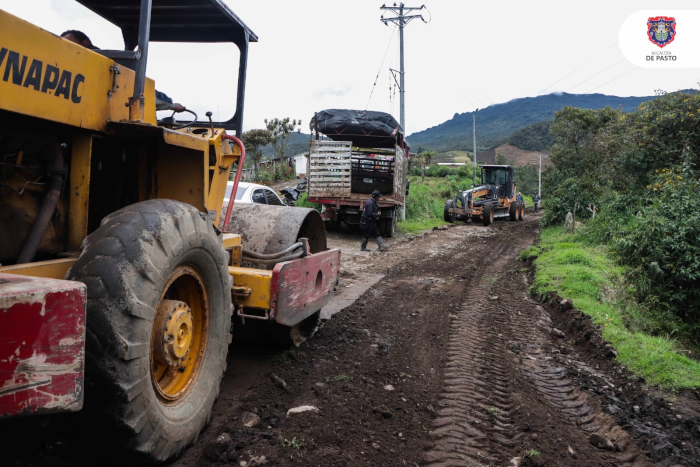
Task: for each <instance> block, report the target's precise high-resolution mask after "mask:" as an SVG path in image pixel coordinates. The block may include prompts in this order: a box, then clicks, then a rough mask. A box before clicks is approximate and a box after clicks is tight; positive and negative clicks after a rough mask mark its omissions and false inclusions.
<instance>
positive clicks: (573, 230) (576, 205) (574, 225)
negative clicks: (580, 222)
mask: <svg viewBox="0 0 700 467" xmlns="http://www.w3.org/2000/svg"><path fill="white" fill-rule="evenodd" d="M577 207H578V203H574V222H573V225H572V226H571V233H576V208H577Z"/></svg>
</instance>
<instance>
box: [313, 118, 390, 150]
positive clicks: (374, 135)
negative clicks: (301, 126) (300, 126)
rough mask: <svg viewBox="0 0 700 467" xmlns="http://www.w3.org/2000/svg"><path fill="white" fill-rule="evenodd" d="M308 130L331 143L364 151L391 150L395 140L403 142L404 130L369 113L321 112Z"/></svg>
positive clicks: (385, 119)
mask: <svg viewBox="0 0 700 467" xmlns="http://www.w3.org/2000/svg"><path fill="white" fill-rule="evenodd" d="M317 125H318V126H317ZM309 128H310V129H311V132H312V133H313V132H315V131H317V130H318V132H319V133H323V134H324V135H326V136H328V137H329V138H330V139H332V140H334V141H352V144H353V146H358V147H365V148H393V147H394V145H395V144H396V143H397V138H398V142H399V144H400V143H401V141H402V140H403V129H402V128H401V125H399V122H397V121H396V119H395V118H394V117H392V116H391V115H390V114H388V113H385V112H375V111H372V110H344V109H329V110H322V111H321V112H317V113H316V115H315V116H314V117H313V118H312V119H311V124H310V125H309Z"/></svg>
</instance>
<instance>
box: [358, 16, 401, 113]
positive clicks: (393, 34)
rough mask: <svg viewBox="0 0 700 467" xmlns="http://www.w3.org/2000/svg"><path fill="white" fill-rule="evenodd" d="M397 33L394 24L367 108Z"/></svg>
mask: <svg viewBox="0 0 700 467" xmlns="http://www.w3.org/2000/svg"><path fill="white" fill-rule="evenodd" d="M395 35H396V24H394V29H393V30H392V31H391V37H389V43H388V44H387V46H386V50H385V51H384V57H382V64H381V65H379V70H378V71H377V77H376V78H374V84H373V85H372V90H371V91H370V93H369V99H367V105H365V110H367V108H368V107H369V102H370V101H371V100H372V94H374V88H375V87H377V81H379V75H380V73H381V72H382V68H384V60H386V55H387V54H388V53H389V47H391V43H392V42H393V41H394V36H395Z"/></svg>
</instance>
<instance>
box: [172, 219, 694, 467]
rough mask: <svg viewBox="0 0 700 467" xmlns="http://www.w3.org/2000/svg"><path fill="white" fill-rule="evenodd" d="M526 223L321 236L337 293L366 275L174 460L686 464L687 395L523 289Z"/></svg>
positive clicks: (533, 224) (529, 222) (571, 314)
mask: <svg viewBox="0 0 700 467" xmlns="http://www.w3.org/2000/svg"><path fill="white" fill-rule="evenodd" d="M537 220H538V218H534V217H533V216H532V215H530V216H528V217H527V218H526V220H525V221H524V222H517V223H513V222H507V221H504V222H496V223H495V224H494V225H493V226H491V227H489V228H485V227H482V226H481V225H479V224H468V225H464V224H461V223H460V224H456V225H454V226H452V227H450V228H449V229H447V230H443V231H435V232H429V233H426V234H423V235H419V236H403V237H399V238H396V239H390V240H388V242H389V244H390V245H391V250H390V251H389V252H388V253H379V252H373V253H371V254H366V253H361V252H359V251H358V250H359V238H358V237H357V236H353V235H347V234H346V235H342V234H331V239H330V244H331V246H333V247H340V248H341V249H342V250H343V269H342V278H341V281H340V284H339V287H338V289H339V290H341V291H342V293H343V294H345V293H346V292H347V291H348V290H352V289H353V288H360V287H362V285H363V284H364V283H366V282H367V281H370V282H374V281H376V280H377V278H378V277H381V279H380V280H379V281H378V282H376V284H374V285H373V286H372V287H371V288H369V290H367V291H365V292H363V293H361V294H360V297H359V298H358V299H357V300H356V301H355V302H354V303H352V304H351V305H350V306H348V307H347V308H345V309H343V310H342V311H341V312H339V313H338V314H336V315H334V316H333V317H332V318H331V319H330V320H329V321H327V322H326V323H325V324H324V326H323V327H322V328H321V329H320V330H319V332H318V333H317V334H316V335H315V336H314V338H313V339H311V340H310V341H308V342H307V343H306V344H305V345H303V346H302V347H301V348H299V349H295V350H291V351H287V352H284V353H281V354H277V355H275V356H274V357H273V358H272V360H273V361H272V362H271V363H270V366H269V367H267V368H266V369H265V371H264V372H263V371H261V372H260V377H259V379H258V380H257V381H256V382H255V384H253V385H252V386H251V387H250V388H249V389H248V390H247V392H246V394H245V395H243V398H242V400H241V401H240V402H239V403H237V404H236V405H237V407H235V408H234V409H232V410H230V411H225V413H223V414H220V415H219V416H218V417H219V418H218V419H217V420H214V424H215V425H217V428H216V429H210V430H208V431H207V432H206V433H205V434H204V439H203V440H201V441H202V442H200V443H199V444H198V445H197V446H196V447H195V448H192V449H190V450H189V451H188V452H187V453H186V454H185V456H184V457H183V458H181V459H180V460H178V461H177V462H175V463H173V465H177V466H193V465H213V464H219V463H234V464H236V465H247V466H248V467H251V466H254V465H262V464H264V463H266V462H267V463H269V465H275V466H278V465H279V466H286V465H303V466H336V465H337V466H358V465H366V466H381V465H386V466H401V465H421V466H451V465H454V466H469V465H473V466H476V465H494V466H505V465H547V466H554V465H556V466H559V465H561V466H573V465H586V466H590V465H610V466H623V465H638V466H644V465H654V464H657V465H663V466H671V465H676V464H678V465H685V466H697V465H700V449H699V447H700V428H699V427H700V417H699V415H700V414H699V412H698V408H699V404H698V399H697V396H696V395H693V394H690V395H688V396H684V395H679V396H678V397H677V398H676V399H675V401H674V402H672V403H670V402H668V401H665V400H663V399H662V398H660V397H656V396H655V395H654V394H653V393H651V392H650V391H648V390H647V389H645V388H644V387H643V385H642V384H641V382H640V381H639V380H637V379H635V378H630V377H629V375H628V374H627V372H626V371H625V370H624V369H623V368H620V367H619V366H618V365H617V364H616V362H615V361H614V359H611V358H609V357H606V354H608V355H611V354H610V349H609V348H607V347H605V343H604V342H603V341H602V339H601V338H600V335H599V333H598V331H597V330H596V329H595V328H594V327H593V326H591V324H590V321H589V320H587V319H586V318H584V317H582V316H581V315H580V313H578V312H577V311H575V310H568V311H565V312H561V311H559V310H558V309H556V308H554V307H550V306H547V307H543V306H542V305H540V304H538V303H535V302H533V301H532V300H531V299H530V298H529V297H528V296H527V294H526V291H527V289H528V277H529V274H530V270H529V268H528V265H526V264H524V263H522V262H519V261H517V256H518V254H519V253H520V251H522V250H523V249H525V248H526V247H528V246H530V245H532V244H533V243H534V242H535V240H536V233H537V230H536V229H537ZM553 329H555V330H553ZM234 364H235V362H234ZM304 406H310V407H313V408H315V409H312V410H309V411H306V412H302V413H299V414H289V413H288V411H289V410H290V409H293V408H297V407H304ZM316 409H317V410H316ZM245 425H248V426H245ZM241 462H243V464H241Z"/></svg>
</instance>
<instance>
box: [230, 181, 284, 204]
mask: <svg viewBox="0 0 700 467" xmlns="http://www.w3.org/2000/svg"><path fill="white" fill-rule="evenodd" d="M231 191H233V182H228V183H227V184H226V194H225V195H224V206H228V201H229V199H231ZM235 199H236V201H235V202H236V203H257V204H270V205H273V206H284V203H283V202H282V200H281V199H280V197H279V196H277V193H275V192H274V191H273V190H272V189H271V188H270V187H267V186H265V185H258V184H257V183H247V182H238V189H237V190H236V198H235ZM234 205H235V204H234Z"/></svg>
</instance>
